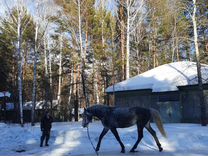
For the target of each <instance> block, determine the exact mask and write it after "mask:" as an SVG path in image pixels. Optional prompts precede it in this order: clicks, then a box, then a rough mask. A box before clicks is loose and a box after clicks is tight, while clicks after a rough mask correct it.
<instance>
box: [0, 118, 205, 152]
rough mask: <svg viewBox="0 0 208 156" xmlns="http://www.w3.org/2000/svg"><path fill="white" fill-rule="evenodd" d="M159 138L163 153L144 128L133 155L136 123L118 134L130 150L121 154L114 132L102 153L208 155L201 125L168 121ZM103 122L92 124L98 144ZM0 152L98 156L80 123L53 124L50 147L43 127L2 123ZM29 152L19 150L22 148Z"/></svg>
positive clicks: (103, 145)
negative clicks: (42, 139) (41, 144)
mask: <svg viewBox="0 0 208 156" xmlns="http://www.w3.org/2000/svg"><path fill="white" fill-rule="evenodd" d="M152 126H153V128H154V129H155V130H156V132H157V135H158V138H159V140H160V142H161V144H162V147H163V148H164V151H163V152H159V151H158V149H157V146H156V144H155V142H154V140H153V138H152V136H151V135H150V134H149V133H148V132H147V131H146V130H144V138H143V139H142V141H141V142H140V144H139V146H138V148H137V149H138V151H139V152H138V153H136V154H131V153H129V152H128V151H129V150H130V149H131V147H132V146H133V145H134V143H135V141H136V139H137V130H136V126H133V127H130V128H125V129H118V133H119V135H120V137H121V140H122V141H123V143H124V145H125V146H126V153H125V154H121V153H120V146H119V144H118V143H117V141H116V139H115V138H114V136H113V134H112V133H111V132H108V133H107V135H106V136H104V138H103V140H102V143H101V148H100V151H99V155H100V156H102V155H108V156H109V155H114V156H115V155H140V156H144V155H145V156H147V155H155V156H156V155H163V156H167V155H171V156H181V155H189V156H207V155H208V148H207V145H208V133H207V132H208V127H202V126H200V125H199V124H165V125H164V127H165V130H166V132H167V135H168V138H167V139H166V138H164V137H162V136H161V134H160V133H159V132H158V129H157V128H156V126H155V124H152ZM102 128H103V127H102V124H101V123H100V122H99V121H96V122H93V123H91V124H90V125H89V131H90V136H91V139H92V141H93V144H94V145H96V144H97V141H98V137H99V135H100V133H101V131H102ZM0 130H1V133H0V137H1V141H0V155H9V156H11V155H25V156H29V155H30V156H35V155H38V156H61V155H64V156H70V155H72V156H76V155H80V156H81V155H96V154H95V152H94V150H93V148H92V146H91V144H90V142H89V140H88V136H87V129H86V128H82V127H81V123H80V122H76V123H75V122H64V123H53V127H52V132H51V139H50V141H49V144H50V146H49V147H39V139H40V135H41V132H40V126H39V124H37V125H36V126H34V127H32V126H30V125H29V124H25V126H24V127H20V126H19V125H17V124H4V123H0ZM22 150H25V152H21V153H19V152H16V151H22Z"/></svg>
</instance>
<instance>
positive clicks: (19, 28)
mask: <svg viewBox="0 0 208 156" xmlns="http://www.w3.org/2000/svg"><path fill="white" fill-rule="evenodd" d="M21 21H22V13H21V11H20V13H19V15H18V21H17V22H18V25H17V39H18V41H17V54H18V90H19V109H20V124H21V126H22V127H23V126H24V123H23V122H24V121H23V102H22V62H23V60H22V25H21Z"/></svg>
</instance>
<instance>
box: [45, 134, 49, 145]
mask: <svg viewBox="0 0 208 156" xmlns="http://www.w3.org/2000/svg"><path fill="white" fill-rule="evenodd" d="M48 140H49V137H47V136H46V141H45V146H49V144H48Z"/></svg>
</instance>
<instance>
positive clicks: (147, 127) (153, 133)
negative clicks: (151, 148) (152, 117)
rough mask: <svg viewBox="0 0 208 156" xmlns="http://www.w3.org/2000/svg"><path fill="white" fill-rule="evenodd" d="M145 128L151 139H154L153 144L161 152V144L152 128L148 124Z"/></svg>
mask: <svg viewBox="0 0 208 156" xmlns="http://www.w3.org/2000/svg"><path fill="white" fill-rule="evenodd" d="M145 128H146V129H147V130H148V132H150V134H151V135H152V136H153V138H154V139H155V142H156V144H157V146H158V148H159V151H160V152H161V151H162V150H163V148H162V147H161V144H160V142H159V140H158V138H157V135H156V132H155V131H154V130H153V128H152V127H151V126H150V122H148V123H147V124H146V125H145Z"/></svg>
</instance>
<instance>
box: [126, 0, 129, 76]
mask: <svg viewBox="0 0 208 156" xmlns="http://www.w3.org/2000/svg"><path fill="white" fill-rule="evenodd" d="M129 29H130V2H129V0H127V24H126V79H129V55H130V44H129V42H130V40H129V38H130V30H129Z"/></svg>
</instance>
